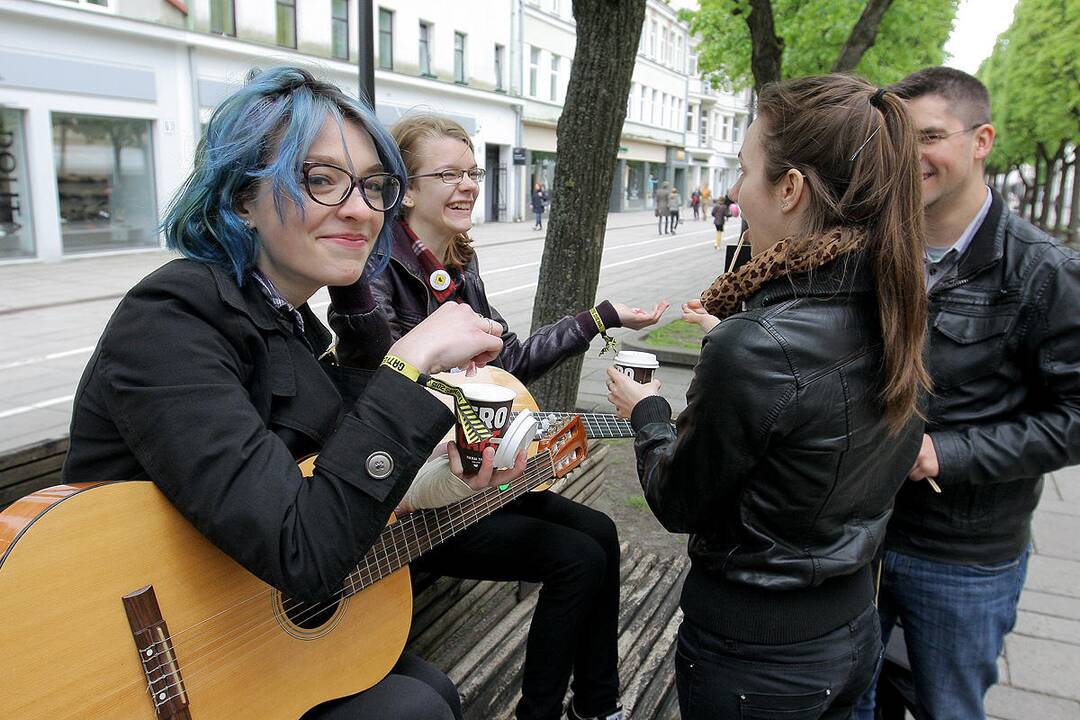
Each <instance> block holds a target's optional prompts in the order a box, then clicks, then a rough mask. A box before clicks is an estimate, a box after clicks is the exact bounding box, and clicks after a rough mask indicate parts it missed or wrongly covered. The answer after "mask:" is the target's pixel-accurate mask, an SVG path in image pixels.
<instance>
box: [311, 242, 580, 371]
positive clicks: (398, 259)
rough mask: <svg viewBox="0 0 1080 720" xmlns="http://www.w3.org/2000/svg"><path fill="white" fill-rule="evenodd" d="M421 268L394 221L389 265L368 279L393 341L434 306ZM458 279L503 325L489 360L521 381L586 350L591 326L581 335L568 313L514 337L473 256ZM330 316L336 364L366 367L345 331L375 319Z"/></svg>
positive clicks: (474, 302)
mask: <svg viewBox="0 0 1080 720" xmlns="http://www.w3.org/2000/svg"><path fill="white" fill-rule="evenodd" d="M422 273H423V271H422V270H421V268H420V263H419V262H418V261H417V259H416V255H415V254H414V253H413V251H412V241H411V240H410V239H409V236H408V235H407V234H406V233H405V230H404V229H403V228H402V227H401V225H400V224H399V223H394V242H393V245H392V250H391V255H390V264H389V265H388V266H387V268H386V269H385V270H384V271H383V272H381V273H379V274H378V275H376V276H375V278H374V279H373V280H372V281H371V289H372V292H373V294H374V295H375V299H376V300H377V301H378V304H379V312H380V313H381V314H382V315H383V316H384V317H385V319H386V321H388V322H389V323H390V331H391V334H392V335H393V339H394V340H396V339H397V338H400V337H401V336H402V335H404V334H405V333H407V332H409V331H410V330H412V329H413V328H414V327H416V326H417V325H419V324H420V322H421V321H422V320H424V318H426V317H427V316H428V315H430V314H431V313H433V312H435V311H436V310H437V309H438V308H439V306H438V303H437V302H436V301H435V297H434V296H433V295H432V294H431V292H430V291H429V290H428V286H427V284H426V283H425V282H424V280H423V279H422V277H423V275H422ZM461 280H462V285H461V289H460V292H459V295H458V299H460V300H461V301H462V302H465V303H467V304H468V305H469V307H471V308H472V309H473V310H475V311H476V312H478V313H480V314H481V315H483V316H485V317H489V318H491V319H493V320H495V321H496V322H498V323H499V324H500V325H502V328H503V333H502V341H503V349H502V352H501V353H499V357H498V358H497V359H496V360H495V361H494V362H492V363H491V364H492V365H494V366H496V367H501V368H503V369H504V370H506V371H507V372H509V373H510V374H512V375H514V376H515V377H516V378H517V379H518V380H520V381H521V382H523V383H526V384H527V383H530V382H532V381H533V380H535V379H536V378H538V377H540V376H541V375H543V374H544V373H545V372H547V371H548V370H550V369H551V368H553V367H555V366H557V365H558V364H559V363H561V362H563V361H564V360H566V359H567V358H569V357H571V356H572V355H576V354H580V353H583V352H585V351H586V350H588V349H589V342H590V341H591V340H592V338H593V337H594V336H595V334H596V333H595V330H594V332H593V334H592V335H588V334H586V333H585V331H584V330H582V329H581V325H582V323H579V322H578V320H577V319H576V318H574V317H573V316H567V317H564V318H562V319H561V320H558V321H556V322H554V323H552V324H550V325H545V326H544V327H542V328H540V329H539V330H537V331H536V332H534V333H533V334H532V335H530V336H529V337H528V338H526V339H525V341H524V342H522V341H521V340H520V339H518V336H517V335H516V334H515V333H513V332H511V331H510V326H509V325H508V324H507V323H506V320H504V319H503V317H502V315H500V314H499V313H498V311H497V310H495V308H493V307H491V303H489V302H488V299H487V292H486V291H485V290H484V281H483V279H481V277H480V266H479V264H478V263H477V260H476V256H475V255H473V258H472V260H470V261H469V264H468V267H466V268H465V269H464V271H463V272H462V277H461ZM329 320H330V327H332V328H333V329H334V332H336V333H337V334H338V336H339V339H338V344H337V355H338V359H339V360H340V361H341V363H342V364H344V365H350V366H354V367H365V366H366V363H367V362H368V360H367V356H368V355H369V352H368V350H367V349H366V348H362V347H355V346H354V345H353V344H352V343H351V342H350V340H349V336H350V335H356V334H357V333H363V332H364V331H363V330H362V328H364V327H365V324H366V323H367V322H369V321H374V320H376V318H367V317H362V316H360V315H348V314H345V313H340V312H338V310H337V308H336V307H333V306H332V307H331V309H330V312H329ZM594 327H595V326H594ZM360 336H361V337H363V336H364V335H363V334H361V335H360ZM380 357H381V355H380Z"/></svg>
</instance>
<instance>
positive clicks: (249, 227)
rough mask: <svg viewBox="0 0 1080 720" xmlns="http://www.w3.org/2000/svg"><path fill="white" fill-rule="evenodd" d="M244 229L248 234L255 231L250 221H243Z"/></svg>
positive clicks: (253, 224)
mask: <svg viewBox="0 0 1080 720" xmlns="http://www.w3.org/2000/svg"><path fill="white" fill-rule="evenodd" d="M244 227H246V228H247V229H248V231H249V232H254V231H255V223H253V222H251V221H250V220H245V221H244Z"/></svg>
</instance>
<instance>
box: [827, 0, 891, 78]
mask: <svg viewBox="0 0 1080 720" xmlns="http://www.w3.org/2000/svg"><path fill="white" fill-rule="evenodd" d="M892 3H893V0H869V2H867V3H866V7H865V8H863V11H862V15H860V16H859V21H858V22H857V23H855V27H853V28H852V29H851V34H850V35H848V39H847V42H846V43H844V49H843V50H841V51H840V57H838V58H836V63H835V64H834V65H833V69H832V71H833V72H852V71H854V70H855V68H856V67H857V66H858V65H859V61H860V60H862V56H863V55H864V54H865V53H866V51H867V50H869V49H870V48H872V47H873V46H874V40H876V39H877V31H878V27H879V26H880V25H881V18H883V17H885V11H886V10H888V9H889V6H890V5H892Z"/></svg>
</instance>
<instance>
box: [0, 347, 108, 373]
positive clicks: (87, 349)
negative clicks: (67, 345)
mask: <svg viewBox="0 0 1080 720" xmlns="http://www.w3.org/2000/svg"><path fill="white" fill-rule="evenodd" d="M94 347H95V346H94V345H88V346H87V347H81V348H75V349H74V350H64V351H63V352H54V353H49V354H48V355H39V356H37V357H32V358H29V359H27V360H16V361H15V362H9V363H5V364H3V365H0V370H10V369H12V368H17V367H22V366H24V365H33V364H35V363H39V362H44V361H46V360H56V359H57V358H62V357H69V356H71V355H80V354H82V353H88V352H93V350H94Z"/></svg>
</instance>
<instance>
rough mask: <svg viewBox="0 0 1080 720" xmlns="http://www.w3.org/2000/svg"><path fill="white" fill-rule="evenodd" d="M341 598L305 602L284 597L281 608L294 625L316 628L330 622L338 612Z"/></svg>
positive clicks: (303, 627)
mask: <svg viewBox="0 0 1080 720" xmlns="http://www.w3.org/2000/svg"><path fill="white" fill-rule="evenodd" d="M339 604H341V600H340V599H338V598H334V599H333V600H324V601H322V602H303V601H301V600H294V599H293V598H282V599H281V609H282V610H283V611H284V612H285V617H287V618H288V619H289V622H291V623H292V624H293V625H296V626H297V627H299V628H302V629H304V630H315V629H316V628H319V627H322V626H323V625H325V624H326V623H328V622H330V620H331V618H333V617H334V613H336V612H337V609H338V605H339Z"/></svg>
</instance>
